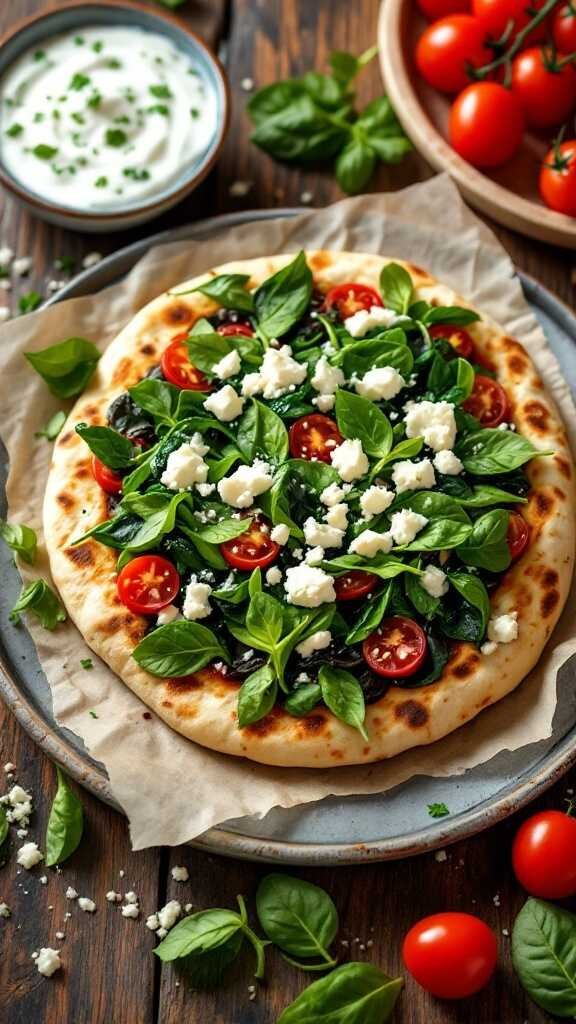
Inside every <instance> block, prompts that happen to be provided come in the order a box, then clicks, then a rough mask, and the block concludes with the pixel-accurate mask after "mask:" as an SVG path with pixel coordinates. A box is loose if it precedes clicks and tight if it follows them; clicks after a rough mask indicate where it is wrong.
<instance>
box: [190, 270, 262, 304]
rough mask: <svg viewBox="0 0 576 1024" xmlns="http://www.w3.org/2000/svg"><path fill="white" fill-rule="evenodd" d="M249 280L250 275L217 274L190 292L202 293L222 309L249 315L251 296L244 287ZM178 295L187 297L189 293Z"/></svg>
mask: <svg viewBox="0 0 576 1024" xmlns="http://www.w3.org/2000/svg"><path fill="white" fill-rule="evenodd" d="M249 280H250V274H218V275H217V276H216V277H212V278H210V280H209V281H204V282H203V284H199V285H197V286H196V288H191V289H190V291H192V292H202V294H203V295H207V296H208V298H209V299H214V302H217V303H218V305H219V306H224V309H240V310H242V312H243V313H251V312H252V310H253V308H254V302H253V299H252V295H251V294H250V292H249V291H246V285H247V284H248V282H249ZM177 294H178V295H188V294H189V292H177Z"/></svg>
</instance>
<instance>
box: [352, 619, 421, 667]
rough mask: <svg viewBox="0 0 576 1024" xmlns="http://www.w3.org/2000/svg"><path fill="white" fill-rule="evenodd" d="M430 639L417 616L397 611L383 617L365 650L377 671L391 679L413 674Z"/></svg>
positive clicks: (419, 664) (366, 642) (364, 647)
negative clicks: (401, 613) (412, 617)
mask: <svg viewBox="0 0 576 1024" xmlns="http://www.w3.org/2000/svg"><path fill="white" fill-rule="evenodd" d="M427 650H428V641H427V639H426V634H425V632H424V630H423V629H421V628H420V626H419V625H418V623H417V622H414V619H407V618H404V616H403V615H393V616H392V617H391V618H389V619H383V620H382V622H381V623H380V625H379V626H378V629H377V630H376V631H375V632H374V633H371V635H370V636H369V637H367V638H366V640H365V641H364V643H363V644H362V654H363V657H364V660H365V661H366V662H367V663H368V665H369V666H370V668H371V669H372V671H373V672H376V674H377V675H379V676H386V678H387V679H392V678H394V677H399V678H403V677H404V676H411V675H413V674H414V672H417V671H418V669H419V668H420V666H421V664H422V662H423V661H424V658H425V657H426V652H427Z"/></svg>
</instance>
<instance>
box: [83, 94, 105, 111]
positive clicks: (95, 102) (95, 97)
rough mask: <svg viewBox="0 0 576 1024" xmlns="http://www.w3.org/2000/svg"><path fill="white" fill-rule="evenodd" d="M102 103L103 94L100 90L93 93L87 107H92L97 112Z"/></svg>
mask: <svg viewBox="0 0 576 1024" xmlns="http://www.w3.org/2000/svg"><path fill="white" fill-rule="evenodd" d="M101 102H102V94H101V93H99V92H98V90H96V91H95V92H93V93H92V95H91V97H90V99H89V100H88V103H87V106H89V107H92V109H93V110H96V108H97V107H99V106H100V104H101Z"/></svg>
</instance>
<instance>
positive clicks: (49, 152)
mask: <svg viewBox="0 0 576 1024" xmlns="http://www.w3.org/2000/svg"><path fill="white" fill-rule="evenodd" d="M32 152H33V153H34V156H37V157H38V159H39V160H51V159H52V157H53V156H56V153H57V152H58V149H57V147H56V146H48V145H46V143H44V142H40V143H39V144H38V145H37V146H34V149H33V150H32Z"/></svg>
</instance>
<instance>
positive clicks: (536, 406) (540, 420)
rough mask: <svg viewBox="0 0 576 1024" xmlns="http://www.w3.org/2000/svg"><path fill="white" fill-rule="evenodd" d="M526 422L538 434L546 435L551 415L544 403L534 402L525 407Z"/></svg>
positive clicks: (527, 403)
mask: <svg viewBox="0 0 576 1024" xmlns="http://www.w3.org/2000/svg"><path fill="white" fill-rule="evenodd" d="M524 415H525V417H526V422H527V423H529V424H530V426H531V427H532V428H533V430H535V431H536V433H539V434H544V433H546V432H547V431H548V429H549V426H550V413H549V412H548V409H547V408H546V406H545V405H543V404H542V402H538V401H536V400H532V401H531V402H526V405H525V406H524Z"/></svg>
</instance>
